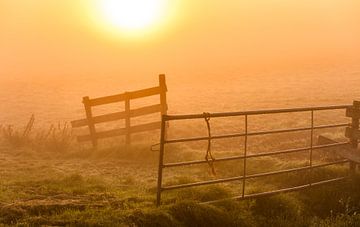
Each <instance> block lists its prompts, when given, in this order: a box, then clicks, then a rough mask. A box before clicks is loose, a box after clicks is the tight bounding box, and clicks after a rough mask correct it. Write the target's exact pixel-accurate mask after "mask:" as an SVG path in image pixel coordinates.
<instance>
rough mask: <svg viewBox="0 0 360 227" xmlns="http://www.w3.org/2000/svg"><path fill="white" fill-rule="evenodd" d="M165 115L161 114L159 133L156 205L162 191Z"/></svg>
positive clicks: (158, 204)
mask: <svg viewBox="0 0 360 227" xmlns="http://www.w3.org/2000/svg"><path fill="white" fill-rule="evenodd" d="M165 116H166V115H162V116H161V133H160V152H159V169H158V182H157V193H156V206H160V204H161V191H162V175H163V168H164V150H165V136H166V119H165Z"/></svg>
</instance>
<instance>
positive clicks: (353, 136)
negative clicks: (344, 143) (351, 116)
mask: <svg viewBox="0 0 360 227" xmlns="http://www.w3.org/2000/svg"><path fill="white" fill-rule="evenodd" d="M345 137H346V138H349V139H350V140H358V139H360V130H359V129H353V128H352V127H346V130H345Z"/></svg>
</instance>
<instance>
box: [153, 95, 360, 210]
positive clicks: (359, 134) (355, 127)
mask: <svg viewBox="0 0 360 227" xmlns="http://www.w3.org/2000/svg"><path fill="white" fill-rule="evenodd" d="M359 106H360V104H359V102H356V101H354V104H353V106H351V105H338V106H321V107H309V108H293V109H274V110H259V111H245V112H229V113H204V114H193V115H166V114H164V115H163V116H162V121H161V136H160V157H159V168H158V183H157V205H158V206H159V205H160V204H161V194H162V192H164V191H169V190H175V189H181V188H189V187H195V186H201V185H210V184H216V183H224V182H231V181H241V182H242V190H241V193H240V195H239V196H236V197H233V199H247V198H254V197H259V196H264V195H271V194H275V193H279V192H290V191H296V190H300V189H305V188H308V187H312V186H316V185H322V184H326V183H330V182H335V181H339V180H342V179H344V177H336V178H333V179H329V180H323V181H317V182H313V179H312V177H311V176H312V174H311V173H312V170H313V169H317V168H322V167H325V166H331V165H336V164H343V163H348V162H350V161H349V159H351V156H349V157H350V158H344V159H342V160H338V161H333V162H327V163H323V164H316V165H314V164H313V150H316V149H322V148H330V147H333V148H334V149H335V148H341V149H343V148H346V150H347V153H349V152H352V153H353V154H354V151H355V149H356V148H357V145H358V139H359V138H360V131H359V118H360V108H359ZM341 109H343V110H345V109H346V110H347V111H346V113H347V114H346V115H347V116H348V117H351V118H352V124H349V123H341V124H328V125H314V112H316V111H322V110H341ZM294 112H308V113H309V117H310V119H311V121H310V122H311V123H310V125H309V126H308V127H301V128H288V129H282V130H271V131H255V132H250V131H249V130H248V121H249V119H248V118H249V116H256V115H266V114H280V113H294ZM234 116H244V118H245V119H244V128H245V129H244V132H241V133H234V134H227V135H211V133H210V130H209V119H210V118H219V117H234ZM187 119H205V121H206V123H207V126H208V131H209V135H208V136H206V137H193V138H178V139H167V138H166V136H165V135H166V130H167V128H166V124H167V123H168V122H170V121H176V120H187ZM346 126H351V127H348V128H347V130H346V136H347V137H348V138H350V141H349V142H336V141H332V142H330V143H328V142H327V144H320V145H314V131H315V130H318V129H326V128H337V127H346ZM299 131H308V132H309V138H310V146H306V147H302V148H293V149H286V150H276V151H272V152H265V153H264V152H263V153H252V154H248V137H251V136H258V135H267V134H277V133H289V132H299ZM235 137H244V153H243V155H239V156H232V157H223V158H218V159H215V158H213V157H212V155H211V154H210V156H208V155H207V156H206V157H207V158H206V159H207V160H194V161H187V162H174V163H164V154H165V152H166V144H173V143H183V142H189V141H204V140H205V141H208V152H209V148H210V145H211V141H212V140H217V139H224V138H235ZM348 145H351V147H352V148H351V149H349V147H348ZM301 151H309V162H308V165H307V166H304V167H298V168H292V169H285V170H279V171H270V172H264V173H257V174H250V175H249V174H247V165H246V163H247V161H248V159H253V158H258V157H265V156H273V155H279V154H289V153H295V152H301ZM230 160H242V164H243V174H242V175H241V176H235V177H230V178H222V179H214V180H207V181H200V182H195V183H186V184H177V185H166V186H164V185H163V171H164V169H167V168H175V167H180V166H189V165H197V164H206V163H208V164H210V165H212V164H213V163H215V162H225V161H230ZM354 166H355V164H354V163H352V164H351V169H352V170H354ZM300 171H310V172H309V173H310V175H309V177H310V179H309V181H308V182H309V183H307V184H304V185H299V186H295V187H288V188H283V189H279V190H274V191H267V192H261V193H252V194H246V193H245V188H246V181H247V180H249V179H254V178H261V177H265V176H272V175H278V174H282V173H292V172H300ZM218 201H219V200H218ZM209 202H217V201H209Z"/></svg>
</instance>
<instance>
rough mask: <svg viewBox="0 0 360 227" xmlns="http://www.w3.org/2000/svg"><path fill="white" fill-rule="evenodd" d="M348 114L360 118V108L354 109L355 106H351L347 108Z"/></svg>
mask: <svg viewBox="0 0 360 227" xmlns="http://www.w3.org/2000/svg"><path fill="white" fill-rule="evenodd" d="M346 116H347V117H354V118H358V119H359V118H360V109H354V107H353V106H350V107H348V108H346Z"/></svg>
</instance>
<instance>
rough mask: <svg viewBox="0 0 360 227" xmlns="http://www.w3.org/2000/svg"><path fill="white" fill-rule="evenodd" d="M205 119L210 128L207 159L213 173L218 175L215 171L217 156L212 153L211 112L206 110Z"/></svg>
mask: <svg viewBox="0 0 360 227" xmlns="http://www.w3.org/2000/svg"><path fill="white" fill-rule="evenodd" d="M204 119H205V122H206V126H207V129H208V146H207V150H206V155H205V160H206V161H207V163H208V165H209V167H210V168H211V172H212V174H213V175H216V171H215V167H214V161H215V158H214V156H213V155H212V153H211V128H210V113H206V112H204Z"/></svg>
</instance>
